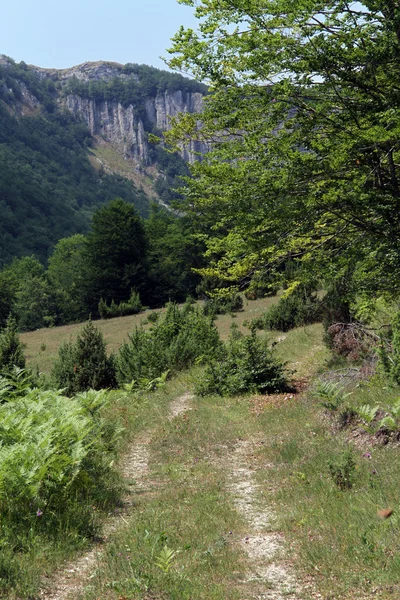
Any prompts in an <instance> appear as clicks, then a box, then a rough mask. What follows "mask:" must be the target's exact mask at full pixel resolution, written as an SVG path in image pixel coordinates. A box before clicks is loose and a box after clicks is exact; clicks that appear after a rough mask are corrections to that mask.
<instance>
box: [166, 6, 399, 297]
mask: <svg viewBox="0 0 400 600" xmlns="http://www.w3.org/2000/svg"><path fill="white" fill-rule="evenodd" d="M178 1H179V2H180V3H182V4H186V5H189V6H193V7H195V14H196V16H197V17H198V19H199V26H198V31H197V32H195V31H193V30H192V29H188V30H185V29H184V28H181V29H180V30H179V31H178V33H177V34H176V35H175V37H174V39H173V45H172V48H171V50H170V52H171V53H172V54H173V55H175V56H174V57H173V58H172V59H171V60H170V61H169V65H170V66H171V67H173V68H178V69H186V70H190V71H191V72H192V74H193V75H194V76H195V77H197V78H198V79H200V80H203V81H207V82H209V84H210V86H211V90H212V92H213V93H212V95H211V96H209V97H208V98H207V101H206V102H205V110H204V114H203V118H202V123H201V125H199V124H198V123H197V122H196V117H193V116H191V115H184V116H183V117H181V118H180V119H177V120H176V121H175V124H174V128H173V131H172V132H171V134H170V135H169V137H168V140H169V141H170V143H173V144H178V145H179V144H182V143H185V142H187V141H191V142H192V141H193V140H196V139H201V140H206V141H209V142H212V144H213V150H212V151H211V152H210V153H209V154H208V155H207V156H206V157H205V158H204V160H203V162H201V163H196V164H195V165H193V167H192V173H193V180H189V179H188V180H187V182H186V190H185V195H186V210H187V211H188V212H191V213H192V214H193V215H194V216H195V218H196V219H197V220H199V221H203V222H208V223H209V224H210V225H212V234H211V235H209V236H208V240H207V246H208V250H207V255H208V259H209V262H210V266H209V268H208V269H207V270H206V271H205V273H206V274H208V275H215V276H218V277H221V276H223V277H224V278H225V279H226V280H227V281H228V282H232V283H234V284H237V283H238V282H242V283H243V282H246V281H248V280H249V279H250V278H251V277H252V276H253V275H254V274H257V273H260V272H261V273H262V272H264V271H265V270H267V269H274V268H277V266H278V265H279V264H280V263H282V262H283V261H286V260H287V259H289V258H290V259H295V260H297V261H301V262H302V264H303V266H304V267H306V268H307V267H308V270H309V271H312V274H313V276H314V277H315V273H318V274H319V275H320V276H325V277H328V278H332V277H333V274H335V275H336V274H338V275H339V276H340V277H345V276H346V277H349V278H350V279H351V280H352V281H353V282H354V288H357V289H361V288H365V289H368V290H370V291H371V290H373V291H376V292H378V291H379V292H382V291H387V292H389V293H390V294H391V295H396V294H398V293H399V292H400V280H399V278H398V277H397V273H398V270H399V267H400V251H399V250H400V248H399V239H400V236H399V234H400V211H399V208H400V184H399V169H400V161H399V157H400V110H399V109H400V94H399V86H398V72H399V67H400V6H399V5H398V3H396V2H393V0H385V1H383V2H376V1H375V0H366V1H365V2H363V3H358V2H357V3H353V4H349V3H348V2H347V1H342V0H339V1H338V0H330V1H322V2H321V1H319V0H307V1H306V0H301V1H299V2H287V1H286V0H246V1H244V0H218V1H217V0H199V1H197V0H178ZM304 272H306V273H307V269H303V273H304Z"/></svg>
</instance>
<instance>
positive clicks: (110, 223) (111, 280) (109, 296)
mask: <svg viewBox="0 0 400 600" xmlns="http://www.w3.org/2000/svg"><path fill="white" fill-rule="evenodd" d="M146 254H147V241H146V236H145V230H144V225H143V223H142V220H141V218H140V217H139V215H138V214H137V212H136V210H135V208H134V207H133V206H132V205H131V204H128V203H127V202H124V200H122V199H120V198H117V199H115V200H113V201H111V202H110V203H109V204H107V205H106V206H104V207H103V208H101V209H100V210H98V211H97V212H96V213H95V214H94V216H93V222H92V231H91V232H90V234H89V235H88V237H87V257H88V265H89V282H88V303H91V304H92V308H93V311H97V309H98V303H99V301H100V299H101V298H103V300H104V301H105V302H110V301H111V300H114V302H115V303H117V304H118V303H120V302H124V301H126V300H128V299H129V296H130V294H131V290H132V288H134V289H136V290H137V291H139V292H140V291H141V287H143V286H144V285H145V282H146Z"/></svg>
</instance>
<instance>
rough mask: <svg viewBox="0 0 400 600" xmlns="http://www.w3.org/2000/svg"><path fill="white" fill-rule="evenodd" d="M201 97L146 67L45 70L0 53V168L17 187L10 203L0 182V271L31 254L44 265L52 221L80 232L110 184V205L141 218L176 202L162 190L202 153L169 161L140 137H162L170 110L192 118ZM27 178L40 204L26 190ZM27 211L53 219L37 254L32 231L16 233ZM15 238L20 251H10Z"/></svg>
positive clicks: (104, 64) (202, 90)
mask: <svg viewBox="0 0 400 600" xmlns="http://www.w3.org/2000/svg"><path fill="white" fill-rule="evenodd" d="M206 92H207V90H206V87H205V86H203V85H202V84H199V83H198V82H195V81H193V80H189V79H185V78H184V77H182V76H181V75H177V74H174V73H170V72H168V71H161V70H159V69H155V68H154V67H148V66H146V65H136V64H133V63H129V64H127V65H121V64H119V63H114V62H109V61H96V62H85V63H82V64H81V65H76V66H73V67H69V68H66V69H52V68H42V67H37V66H35V65H27V64H26V63H24V62H21V63H15V62H14V61H13V60H12V59H10V58H8V57H6V56H4V55H1V56H0V113H1V114H0V121H1V123H0V125H1V128H2V130H3V133H2V134H1V135H0V151H1V152H0V167H2V166H3V167H4V165H8V166H7V168H6V172H7V169H8V171H10V168H11V165H12V167H13V168H12V170H13V175H12V179H13V181H14V182H17V183H18V185H17V188H18V189H16V190H13V191H12V193H11V197H10V184H9V181H8V180H9V179H10V177H8V180H7V177H6V176H5V175H4V174H3V177H1V176H0V220H1V221H2V223H1V224H0V263H4V262H8V261H9V260H10V259H11V258H12V257H13V256H21V255H24V254H26V253H27V252H28V253H29V252H32V251H33V252H34V253H35V254H37V255H38V256H39V257H40V258H41V260H46V257H47V256H48V254H49V251H50V250H51V248H52V246H53V245H54V243H56V242H57V241H58V239H59V235H60V234H59V233H58V234H57V235H55V234H54V229H55V228H56V223H55V221H56V214H55V213H56V212H57V211H58V212H68V211H69V213H70V214H69V217H68V218H66V222H67V224H66V225H65V226H64V225H63V226H61V227H59V228H58V229H61V230H62V231H64V230H65V232H66V233H67V234H71V233H79V232H85V231H87V229H88V227H89V224H90V218H91V215H92V214H93V212H94V211H95V210H96V209H97V208H98V207H99V206H101V205H102V204H103V203H104V202H106V201H107V200H109V199H111V197H113V186H115V194H114V197H115V196H116V195H122V197H123V198H124V199H126V200H127V201H131V202H133V203H135V204H136V206H137V208H138V210H139V212H141V214H142V216H146V214H147V213H148V210H149V206H150V203H151V202H153V201H157V202H159V203H161V204H163V205H166V206H168V205H169V203H170V201H171V200H172V199H174V197H176V194H175V193H173V192H171V188H173V187H174V186H176V185H177V184H178V177H179V176H181V175H186V174H187V173H188V170H187V166H186V162H192V161H194V160H196V159H197V156H198V154H201V153H203V152H205V151H207V148H206V147H204V146H203V147H202V146H199V145H197V146H193V147H192V148H189V150H188V151H186V152H185V153H184V154H183V155H182V156H179V155H177V154H175V155H174V154H170V153H168V152H167V151H166V150H165V148H164V147H163V146H162V144H158V145H155V144H152V143H150V142H149V139H148V138H149V134H150V133H155V134H161V133H162V131H165V130H166V129H168V127H169V118H170V117H173V116H176V115H177V114H178V113H179V112H195V113H199V114H200V113H201V110H202V102H203V97H204V95H205V94H206ZM68 115H69V116H68ZM49 124H50V125H49ZM84 130H85V131H84ZM67 138H68V139H67ZM52 146H54V148H53V150H52V151H51V152H48V149H49V147H52ZM66 147H67V148H68V152H69V156H68V158H67V157H66V156H64V155H66V154H68V152H66ZM60 161H61V163H62V164H59V163H60ZM28 171H29V173H28ZM71 179H72V180H73V181H72V182H71V181H70V180H71ZM33 180H37V183H38V184H39V187H40V188H41V189H42V190H46V192H45V193H44V192H43V193H44V195H45V198H40V199H39V200H38V199H37V196H38V193H37V191H36V192H35V193H33V192H32V190H31V188H32V181H33ZM62 183H64V185H61V184H62ZM104 183H106V184H107V185H104ZM60 186H61V187H62V188H63V189H62V190H61V191H60V189H59V188H60ZM14 187H15V186H14ZM106 188H107V192H106V193H104V190H105V189H106ZM83 189H85V190H86V191H85V193H83V192H82V190H83ZM35 194H36V196H35ZM40 195H43V194H39V196H40ZM63 195H64V197H65V203H63V202H62V197H63ZM110 196H111V197H110ZM54 202H56V204H57V206H58V208H57V210H56V211H54V210H53V209H52V206H53V205H54ZM21 205H23V206H24V208H23V210H20V208H21ZM38 205H40V207H39V208H38ZM32 212H33V213H34V215H33V218H34V220H35V219H36V220H37V219H39V220H40V217H42V220H44V221H45V218H44V217H46V216H47V213H48V212H50V213H51V212H53V217H52V219H51V223H49V224H47V225H46V226H45V227H44V228H43V227H39V229H40V231H41V235H40V237H41V241H40V244H38V246H39V248H37V247H36V246H37V245H36V243H35V241H34V240H33V239H32V237H33V236H34V235H35V233H34V231H31V232H30V233H29V234H28V233H27V232H26V231H25V233H24V231H23V230H24V228H25V229H29V228H30V226H31V224H32V221H31V213H32ZM3 215H6V216H7V218H2V217H3ZM35 228H36V225H35V226H33V230H35ZM31 229H32V228H31ZM46 231H47V235H48V237H49V241H48V243H46V241H45V239H44V238H45V237H46ZM21 236H22V238H24V237H28V238H29V243H25V242H24V243H20V240H21Z"/></svg>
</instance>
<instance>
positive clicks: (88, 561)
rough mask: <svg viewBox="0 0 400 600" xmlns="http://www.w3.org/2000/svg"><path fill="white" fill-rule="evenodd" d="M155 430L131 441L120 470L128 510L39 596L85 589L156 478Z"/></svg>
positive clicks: (179, 408) (54, 597)
mask: <svg viewBox="0 0 400 600" xmlns="http://www.w3.org/2000/svg"><path fill="white" fill-rule="evenodd" d="M192 397H193V395H192V394H190V393H188V392H187V393H185V394H183V395H182V396H179V397H178V398H176V399H175V400H174V401H173V402H172V403H171V404H170V408H169V419H171V420H172V419H174V418H175V417H177V416H179V415H181V414H182V413H184V412H186V411H187V410H190V407H189V402H190V400H191V398H192ZM151 439H152V432H151V431H145V432H144V433H142V434H141V435H140V436H139V437H138V438H137V440H136V441H135V442H134V443H133V444H132V445H131V447H130V450H129V452H128V453H127V455H126V456H125V458H124V461H123V463H122V467H121V471H122V475H123V477H124V479H125V480H126V482H127V487H128V488H129V491H128V493H127V495H126V496H125V498H124V507H125V510H123V511H122V514H121V513H118V514H116V515H115V516H110V517H109V519H108V520H107V522H106V523H105V525H104V528H103V536H102V543H99V544H97V545H96V546H95V547H94V548H93V549H92V550H90V551H89V552H88V553H87V554H85V555H84V556H82V557H81V558H79V559H78V560H76V561H74V562H71V563H69V564H68V565H67V566H66V567H65V568H64V569H63V570H62V571H60V572H59V574H58V575H57V576H56V577H55V578H53V579H51V580H50V581H49V582H48V584H47V585H46V587H44V588H43V589H41V591H40V594H39V597H40V598H41V599H43V600H68V599H73V598H77V597H78V595H79V593H80V592H82V590H83V588H84V587H85V584H87V583H88V581H89V578H90V576H91V574H92V572H93V570H94V569H95V568H96V566H97V565H98V564H99V561H100V557H101V555H102V554H103V552H104V545H105V544H106V543H107V541H108V539H109V538H110V536H112V534H113V533H115V532H116V531H117V530H118V529H120V528H122V527H124V526H125V525H126V523H127V519H129V507H130V506H131V504H132V500H133V498H134V496H135V494H137V493H138V491H139V492H140V493H144V492H147V491H151V490H152V488H153V487H154V482H152V481H151V480H149V457H150V443H151Z"/></svg>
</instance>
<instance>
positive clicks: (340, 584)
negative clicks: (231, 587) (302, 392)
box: [259, 397, 400, 599]
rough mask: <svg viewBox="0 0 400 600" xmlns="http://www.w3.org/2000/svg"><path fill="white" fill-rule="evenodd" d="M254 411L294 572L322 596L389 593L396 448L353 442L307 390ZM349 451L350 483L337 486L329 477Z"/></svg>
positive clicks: (395, 560) (399, 569) (398, 475)
mask: <svg viewBox="0 0 400 600" xmlns="http://www.w3.org/2000/svg"><path fill="white" fill-rule="evenodd" d="M259 418H260V423H261V424H262V425H263V427H264V429H265V431H266V432H268V436H267V437H266V444H265V445H264V446H263V450H262V460H264V461H268V462H270V463H273V464H274V469H273V470H271V469H268V470H264V472H261V473H260V477H261V479H262V478H264V477H265V478H268V481H269V484H270V486H271V487H270V488H269V489H272V491H270V492H269V496H270V501H271V502H272V503H273V504H274V505H275V506H278V507H279V513H278V514H279V526H280V527H281V529H282V531H283V532H284V533H285V536H286V538H287V540H288V542H289V545H290V546H291V547H292V548H294V552H293V559H294V560H295V561H296V563H297V566H298V569H299V572H300V574H301V575H302V577H303V578H305V579H308V578H310V577H312V579H313V580H314V586H315V587H316V589H318V591H319V592H320V593H321V594H322V597H323V598H335V599H336V598H349V599H350V598H355V597H357V598H362V597H364V596H365V597H370V596H372V594H373V590H376V592H375V593H376V594H377V597H379V598H386V597H387V598H389V597H390V598H393V597H397V596H398V593H399V588H398V587H396V586H395V587H394V588H393V585H394V584H396V582H398V581H399V576H400V558H399V542H398V533H397V530H398V525H399V515H398V514H397V510H398V507H399V492H398V490H399V484H400V463H399V461H397V460H396V458H397V452H398V450H397V448H394V447H387V446H386V447H385V446H384V447H382V446H374V447H373V448H372V447H371V446H368V440H366V443H367V447H366V448H365V447H364V448H361V449H357V447H356V446H354V444H353V443H352V440H351V438H350V437H349V435H348V432H347V431H346V430H345V431H341V432H339V431H337V430H336V429H334V428H333V427H332V426H331V424H330V423H329V422H327V420H326V417H325V416H324V413H323V412H322V410H321V408H320V407H319V406H318V405H317V404H316V403H312V402H311V401H310V400H309V399H308V398H307V397H303V398H302V400H301V401H300V402H296V403H295V402H292V403H289V404H286V405H283V406H282V405H281V406H279V408H275V407H271V408H269V409H267V410H265V411H264V413H263V414H262V415H261V416H260V417H259ZM367 449H368V450H369V452H366V450H367ZM349 450H350V451H351V452H352V453H353V458H354V462H355V465H354V469H353V473H352V475H353V477H354V483H353V485H352V487H351V488H349V489H341V488H340V487H339V486H338V485H337V479H336V478H335V477H336V474H337V472H338V471H339V470H340V469H343V461H344V460H346V453H347V452H348V451H349ZM369 455H371V458H369ZM332 467H333V468H332ZM388 507H392V508H394V509H395V512H394V515H393V516H392V517H391V518H390V519H388V520H382V519H379V518H378V516H377V511H378V510H379V509H384V508H388ZM391 589H394V590H395V591H393V592H392V591H391ZM393 593H394V594H395V595H394V596H393Z"/></svg>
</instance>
